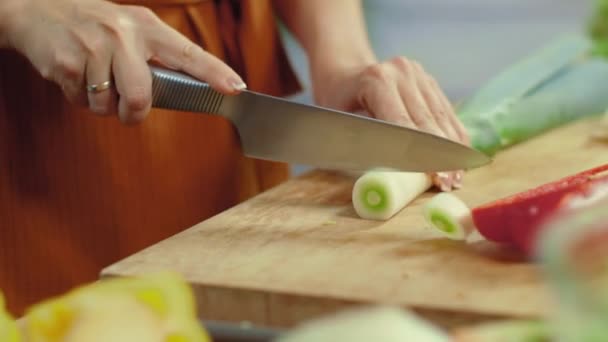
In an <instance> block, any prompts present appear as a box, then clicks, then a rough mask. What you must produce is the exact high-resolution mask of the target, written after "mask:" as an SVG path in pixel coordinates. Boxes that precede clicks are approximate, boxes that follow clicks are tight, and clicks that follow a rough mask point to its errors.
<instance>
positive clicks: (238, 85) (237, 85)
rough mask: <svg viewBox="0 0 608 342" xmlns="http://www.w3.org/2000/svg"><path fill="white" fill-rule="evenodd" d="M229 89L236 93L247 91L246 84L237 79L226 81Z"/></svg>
mask: <svg viewBox="0 0 608 342" xmlns="http://www.w3.org/2000/svg"><path fill="white" fill-rule="evenodd" d="M228 84H230V87H231V88H232V89H234V90H236V91H241V90H245V89H247V84H245V82H243V81H242V80H240V79H238V78H232V79H230V81H228Z"/></svg>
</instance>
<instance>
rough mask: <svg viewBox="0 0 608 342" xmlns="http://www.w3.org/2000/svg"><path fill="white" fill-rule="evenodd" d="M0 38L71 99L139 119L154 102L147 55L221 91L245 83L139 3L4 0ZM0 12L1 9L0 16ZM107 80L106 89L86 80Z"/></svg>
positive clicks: (234, 90) (126, 119)
mask: <svg viewBox="0 0 608 342" xmlns="http://www.w3.org/2000/svg"><path fill="white" fill-rule="evenodd" d="M2 1H3V2H5V4H4V5H3V8H2V10H3V11H4V13H3V14H4V18H8V19H7V21H6V22H5V24H3V25H0V30H1V31H0V35H1V37H0V44H2V43H4V45H5V46H8V47H12V48H14V49H16V50H17V51H19V52H20V53H22V54H23V55H25V56H26V57H27V58H28V59H29V60H30V61H31V63H32V64H33V65H34V67H35V68H36V69H37V70H38V71H39V72H40V73H41V74H42V76H43V77H44V78H46V79H48V80H51V81H54V82H56V83H57V84H58V85H59V86H60V87H61V88H62V89H63V91H64V93H65V95H66V96H67V98H68V99H70V100H71V101H73V102H75V103H80V104H86V105H88V107H89V108H90V109H91V110H92V111H93V112H95V113H97V114H102V115H107V114H118V116H119V117H120V119H121V120H122V121H123V122H125V123H131V122H137V121H140V120H142V119H143V118H144V117H145V116H146V115H147V114H148V112H149V110H150V107H151V102H152V101H151V91H152V78H151V73H150V69H149V67H148V61H156V62H158V63H160V64H162V65H164V66H166V67H168V68H172V69H176V70H181V71H183V72H185V73H188V74H190V75H192V76H193V77H196V78H198V79H200V80H203V81H206V82H208V83H209V84H210V85H211V86H212V87H213V88H214V89H216V90H218V91H220V92H223V93H225V94H232V93H237V92H238V91H240V90H242V89H244V88H245V84H244V82H243V81H242V79H241V78H240V77H239V76H238V75H237V74H236V73H235V72H234V71H233V70H232V69H231V68H230V67H228V66H227V65H226V64H224V63H223V62H222V61H220V60H219V59H218V58H216V57H214V56H213V55H211V54H210V53H208V52H206V51H204V50H203V49H202V48H200V47H199V46H198V45H196V44H194V43H193V42H191V41H190V40H188V39H187V38H186V37H184V36H182V35H181V34H179V33H178V32H177V31H175V30H174V29H172V28H171V27H170V26H168V25H166V24H165V23H163V22H162V21H161V20H160V19H159V18H158V17H157V16H156V15H154V13H152V11H150V10H149V9H147V8H144V7H138V6H124V5H117V4H114V3H111V2H109V1H105V0H53V1H49V0H2ZM0 17H2V16H0ZM107 81H111V82H112V83H111V87H110V88H108V89H106V90H98V91H97V92H95V91H89V92H87V86H88V85H100V84H103V83H104V82H107Z"/></svg>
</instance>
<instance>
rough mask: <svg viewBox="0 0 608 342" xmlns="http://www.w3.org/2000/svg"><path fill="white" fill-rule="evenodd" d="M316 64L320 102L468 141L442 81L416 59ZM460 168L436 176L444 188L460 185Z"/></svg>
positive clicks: (316, 93) (316, 94) (314, 74)
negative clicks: (442, 88)
mask: <svg viewBox="0 0 608 342" xmlns="http://www.w3.org/2000/svg"><path fill="white" fill-rule="evenodd" d="M330 64H334V63H323V65H322V66H318V67H315V66H314V65H313V68H312V79H313V91H314V98H315V101H316V103H317V104H319V105H321V106H325V107H330V108H335V109H338V110H344V111H349V112H364V113H366V114H367V115H370V116H372V117H374V118H377V119H381V120H385V121H389V122H392V123H396V124H400V125H403V126H407V127H411V128H415V129H419V130H422V131H425V132H429V133H433V134H436V135H439V136H442V137H447V138H449V139H452V140H455V141H458V142H460V143H463V144H467V145H468V144H469V137H468V135H467V132H466V129H465V128H464V126H463V125H462V123H461V122H460V121H459V119H458V118H457V117H456V114H455V113H454V110H453V108H452V106H451V104H450V102H449V100H448V99H447V98H446V96H445V95H444V93H443V92H442V90H441V89H440V87H439V85H438V84H437V82H436V81H435V79H433V77H431V76H430V75H429V74H427V73H426V72H425V71H424V69H423V68H422V66H421V65H420V64H418V63H417V62H413V61H410V60H408V59H406V58H404V57H398V58H394V59H392V60H390V61H387V62H385V63H375V62H372V63H365V64H362V65H358V66H353V65H352V63H351V64H350V65H349V66H348V67H345V68H336V67H335V65H334V67H332V68H328V65H330ZM462 174H463V172H462V171H459V172H453V173H446V174H444V173H440V174H437V175H434V182H435V184H436V185H437V186H439V187H440V188H441V189H442V190H443V191H449V190H451V189H452V188H453V187H460V186H461V181H462Z"/></svg>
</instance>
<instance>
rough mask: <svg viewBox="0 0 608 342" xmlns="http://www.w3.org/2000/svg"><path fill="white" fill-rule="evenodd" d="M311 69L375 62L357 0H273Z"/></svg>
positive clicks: (358, 0) (328, 68)
mask: <svg viewBox="0 0 608 342" xmlns="http://www.w3.org/2000/svg"><path fill="white" fill-rule="evenodd" d="M274 5H275V8H276V10H277V13H278V15H279V17H280V18H281V19H282V20H283V22H284V23H285V25H286V26H287V28H288V29H289V30H290V31H291V32H292V33H293V35H294V36H295V37H296V39H297V40H298V41H299V42H300V44H301V45H302V47H303V48H304V50H305V51H306V54H307V55H308V58H309V62H310V65H311V68H312V69H313V72H314V70H315V69H327V70H331V69H336V68H345V67H346V68H347V67H354V66H360V65H367V64H371V63H374V62H375V61H376V57H375V55H374V52H373V50H372V48H371V46H370V43H369V40H368V36H367V29H366V26H365V19H364V15H363V9H362V5H361V2H360V0H274Z"/></svg>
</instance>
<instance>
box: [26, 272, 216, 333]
mask: <svg viewBox="0 0 608 342" xmlns="http://www.w3.org/2000/svg"><path fill="white" fill-rule="evenodd" d="M23 336H24V338H25V341H27V342H82V341H87V342H97V341H99V342H101V341H113V342H122V341H124V342H127V341H142V342H144V341H146V342H147V341H149V342H208V341H210V338H209V336H208V335H207V332H206V331H205V330H204V329H203V327H202V325H201V323H200V322H199V321H198V319H197V315H196V307H195V302H194V297H193V294H192V292H191V290H190V288H189V287H188V285H187V283H185V282H184V281H183V280H182V279H181V277H179V276H178V275H176V274H173V273H159V274H151V275H145V276H141V277H137V278H114V279H108V280H102V281H99V282H97V283H93V284H89V285H86V286H82V287H80V288H77V289H74V290H72V291H70V292H69V293H67V294H65V295H62V296H59V297H57V298H52V299H49V300H46V301H43V302H41V303H39V304H37V305H34V306H33V307H32V308H31V309H29V310H28V312H27V314H26V316H25V323H24V328H23Z"/></svg>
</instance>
